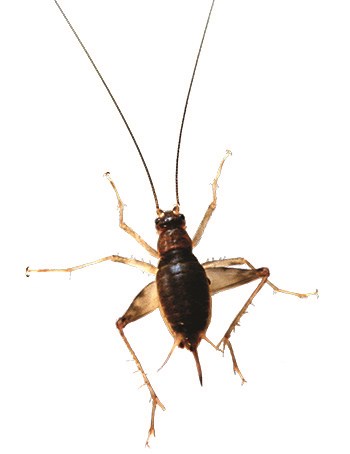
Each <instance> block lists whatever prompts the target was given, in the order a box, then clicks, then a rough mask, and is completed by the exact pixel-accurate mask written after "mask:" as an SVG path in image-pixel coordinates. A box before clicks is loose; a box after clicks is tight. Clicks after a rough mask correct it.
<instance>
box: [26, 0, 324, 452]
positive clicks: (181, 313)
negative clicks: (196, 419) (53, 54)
mask: <svg viewBox="0 0 350 454" xmlns="http://www.w3.org/2000/svg"><path fill="white" fill-rule="evenodd" d="M54 1H55V3H56V5H57V7H58V8H59V10H60V12H61V13H62V15H63V16H64V18H65V20H66V22H67V23H68V25H69V27H70V28H71V30H72V32H73V33H74V35H75V37H76V38H77V40H78V41H79V43H80V45H81V46H82V48H83V50H84V52H85V53H86V55H87V57H88V58H89V60H90V62H91V63H92V65H93V67H94V68H95V70H96V72H97V74H98V76H99V77H100V79H101V81H102V83H103V84H104V86H105V88H106V89H107V91H108V93H109V95H110V97H111V99H112V101H113V103H114V105H115V106H116V108H117V110H118V111H119V113H120V115H121V117H122V120H123V121H124V123H125V125H126V127H127V129H128V131H129V133H130V135H131V137H132V139H133V141H134V144H135V146H136V149H137V151H138V153H139V155H140V158H141V160H142V163H143V165H144V168H145V170H146V173H147V176H148V179H149V182H150V185H151V189H152V192H153V196H154V200H155V205H156V212H157V218H156V221H155V226H156V230H157V232H158V235H159V238H158V245H157V250H156V249H154V248H153V247H152V246H150V245H149V244H148V243H147V242H146V241H145V240H144V239H143V238H142V237H141V236H140V235H138V234H137V233H136V232H135V231H134V230H133V229H132V228H130V227H129V226H128V225H127V224H126V223H125V222H124V205H123V202H122V200H121V197H120V195H119V193H118V190H117V188H116V186H115V184H114V182H113V180H112V179H111V177H110V174H109V173H108V172H107V173H106V174H105V176H106V177H107V179H108V180H109V182H110V184H111V186H112V188H113V190H114V191H115V194H116V196H117V200H118V208H119V226H120V227H121V228H122V229H123V230H125V231H126V232H127V233H128V234H129V235H131V236H132V237H133V238H134V239H135V240H136V241H137V242H138V243H139V244H141V245H142V246H143V247H144V248H145V249H146V250H147V251H148V252H149V253H150V254H151V255H152V256H153V257H155V258H157V259H158V260H159V262H158V267H155V266H154V265H151V264H149V263H145V262H143V261H140V260H136V259H134V258H127V257H122V256H119V255H110V256H107V257H103V258H100V259H98V260H95V261H93V262H89V263H85V264H82V265H78V266H74V267H70V268H64V269H30V268H29V267H28V268H27V275H29V274H30V273H33V272H73V271H76V270H78V269H81V268H84V267H86V266H90V265H94V264H97V263H101V262H104V261H108V260H109V261H112V262H118V263H124V264H127V265H130V266H134V267H137V268H139V269H141V270H143V271H146V272H147V273H150V274H153V275H155V276H156V279H155V281H153V282H151V283H150V284H148V285H147V286H146V287H145V288H144V289H143V290H142V291H141V292H140V293H139V294H138V295H137V296H136V298H135V299H134V301H133V302H132V303H131V305H130V307H129V308H128V310H127V311H126V312H125V314H124V315H123V316H122V317H120V318H119V319H118V321H117V323H116V325H117V329H118V331H119V333H120V335H121V337H122V339H123V340H124V342H125V344H126V346H127V348H128V350H129V352H130V353H131V355H132V357H133V359H134V361H135V363H136V365H137V367H138V370H139V371H140V373H141V374H142V377H143V380H144V383H145V385H146V386H147V388H148V390H149V392H150V395H151V399H152V413H151V424H150V428H149V432H148V438H147V442H146V443H147V444H148V440H149V438H150V436H151V435H154V417H155V411H156V407H157V405H158V406H160V407H161V408H162V409H164V406H163V404H162V403H161V402H160V400H159V398H158V396H157V394H156V393H155V391H154V389H153V387H152V385H151V383H150V381H149V379H148V377H147V375H146V373H145V371H144V369H143V367H142V365H141V363H140V361H139V359H138V357H137V356H136V353H135V352H134V350H133V348H132V347H131V345H130V343H129V340H128V339H127V338H126V336H125V333H124V328H125V327H126V326H127V325H128V324H129V323H131V322H134V321H136V320H138V319H139V318H141V317H144V316H145V315H147V314H149V313H150V312H152V311H154V310H155V309H159V310H160V313H161V315H162V318H163V320H164V322H165V324H166V326H167V328H168V330H169V332H170V333H171V335H172V337H173V340H174V342H173V346H172V348H171V350H170V353H169V355H168V357H167V359H166V361H167V360H168V359H169V357H170V356H171V354H172V352H173V351H174V349H175V348H176V347H180V348H186V349H187V350H189V351H190V352H192V354H193V355H194V359H195V363H196V366H197V371H198V376H199V380H200V383H201V384H202V371H201V366H200V362H199V356H198V346H199V344H200V342H201V340H205V341H207V342H209V343H210V344H211V345H212V346H213V347H214V348H216V349H217V350H219V349H220V347H221V346H222V348H223V349H225V347H226V346H227V347H228V350H229V351H230V354H231V357H232V362H233V369H234V372H237V373H238V374H239V376H240V377H241V379H242V382H244V381H245V380H244V378H243V375H242V373H241V371H240V370H239V367H238V365H237V362H236V359H235V355H234V352H233V347H232V344H231V342H230V336H231V334H232V332H233V331H234V329H235V327H236V326H237V325H238V323H239V321H240V319H241V317H242V316H243V315H244V313H245V312H246V310H247V308H248V306H249V305H250V304H251V303H252V301H253V299H254V298H255V296H256V295H257V293H258V292H259V291H260V290H261V288H262V287H263V286H264V285H265V284H268V285H270V286H271V287H272V288H273V289H274V290H275V291H276V292H283V293H288V294H291V295H295V296H298V297H300V298H304V297H307V296H309V295H313V294H317V291H316V292H312V293H295V292H289V291H287V290H281V289H279V288H278V287H276V286H275V285H274V284H272V283H271V282H270V281H269V280H268V277H269V270H268V269H267V268H259V269H256V268H255V267H254V266H253V265H251V264H250V262H248V261H247V260H246V259H244V258H232V259H224V260H213V261H209V262H206V263H204V264H200V263H199V261H198V260H197V258H196V257H195V256H194V254H193V252H192V250H193V248H194V247H196V246H197V245H198V243H199V241H200V240H201V238H202V235H203V233H204V231H205V228H206V226H207V224H208V221H209V219H210V218H211V215H212V214H213V211H214V210H215V208H216V191H217V184H218V179H219V177H220V174H221V170H222V167H223V165H224V162H225V160H226V158H227V157H228V156H229V155H230V152H229V151H227V152H226V155H225V157H224V158H223V159H222V161H221V163H220V165H219V169H218V171H217V174H216V176H215V178H214V181H213V185H212V191H213V197H212V201H211V203H210V204H209V206H208V208H207V210H206V212H205V214H204V216H203V219H202V221H201V223H200V225H199V227H198V229H197V232H196V233H195V235H194V237H193V239H192V240H191V238H190V237H189V235H188V233H187V231H186V223H185V217H184V216H183V214H181V213H180V202H179V193H178V163H179V151H180V144H181V136H182V130H183V125H184V119H185V115H186V111H187V105H188V100H189V95H190V92H191V87H192V83H193V80H194V75H195V71H196V68H197V64H198V59H199V56H200V53H201V49H202V45H203V41H204V37H205V34H206V30H207V26H208V23H209V19H210V16H211V12H212V9H213V6H214V2H215V0H214V1H212V4H211V8H210V12H209V15H208V19H207V22H206V26H205V29H204V33H203V36H202V40H201V44H200V47H199V51H198V54H197V59H196V63H195V66H194V70H193V74H192V78H191V83H190V87H189V90H188V94H187V99H186V103H185V108H184V112H183V117H182V122H181V128H180V135H179V142H178V150H177V159H176V173H175V175H176V177H175V182H176V205H175V207H174V208H173V209H172V210H169V211H163V210H161V209H160V208H159V204H158V199H157V195H156V192H155V189H154V185H153V182H152V179H151V176H150V174H149V171H148V168H147V166H146V163H145V161H144V158H143V155H142V153H141V151H140V148H139V146H138V144H137V142H136V140H135V137H134V135H133V134H132V132H131V129H130V127H129V125H128V123H127V122H126V120H125V117H124V116H123V114H122V112H121V110H120V107H119V105H118V104H117V102H116V100H115V99H114V97H113V95H112V94H111V92H110V90H109V88H108V86H107V84H106V82H105V81H104V79H103V77H102V76H101V74H100V72H99V70H98V69H97V67H96V65H95V63H94V61H93V60H92V58H91V56H90V55H89V53H88V51H87V50H86V48H85V46H84V44H83V43H82V41H81V40H80V38H79V36H78V35H77V33H76V31H75V30H74V28H73V27H72V25H71V24H70V22H69V20H68V19H67V17H66V15H65V13H64V12H63V10H62V8H61V6H60V5H59V4H58V2H57V1H56V0H54ZM240 265H245V266H247V269H243V268H237V267H235V266H240ZM254 280H259V283H258V285H257V287H256V288H255V290H254V291H253V292H252V294H251V296H250V297H249V298H248V300H247V301H246V302H245V304H244V305H243V307H242V309H241V310H240V311H239V313H238V314H237V316H236V317H235V318H234V320H233V321H232V323H231V324H230V325H229V327H228V329H227V330H226V332H225V333H224V335H223V337H222V339H221V341H220V342H219V344H218V345H217V346H215V345H214V344H213V342H211V341H210V340H209V339H208V338H207V336H206V331H207V328H208V326H209V324H210V320H211V304H212V296H213V295H215V294H216V293H218V292H221V291H224V290H228V289H230V288H234V287H238V286H241V285H244V284H246V283H249V282H252V281H254ZM166 361H165V362H166Z"/></svg>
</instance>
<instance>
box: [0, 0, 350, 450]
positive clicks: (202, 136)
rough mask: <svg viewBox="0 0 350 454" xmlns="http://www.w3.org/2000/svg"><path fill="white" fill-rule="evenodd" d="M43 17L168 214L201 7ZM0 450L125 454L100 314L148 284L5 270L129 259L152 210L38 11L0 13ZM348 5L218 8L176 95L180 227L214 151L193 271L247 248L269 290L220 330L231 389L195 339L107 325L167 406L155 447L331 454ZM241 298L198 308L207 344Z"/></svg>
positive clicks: (130, 274)
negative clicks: (214, 193) (178, 346)
mask: <svg viewBox="0 0 350 454" xmlns="http://www.w3.org/2000/svg"><path fill="white" fill-rule="evenodd" d="M62 6H63V7H64V9H65V10H66V13H67V15H68V16H69V18H70V19H71V21H72V23H73V24H74V25H75V27H76V28H77V30H78V31H79V34H80V36H81V38H82V40H83V41H84V42H85V44H86V45H87V47H88V49H89V50H90V52H91V54H92V55H93V57H94V58H95V60H96V63H97V64H98V66H99V68H100V70H101V72H102V73H103V75H104V76H105V79H106V81H107V82H108V84H109V85H110V88H111V90H112V91H113V93H114V94H115V96H116V98H117V99H118V101H119V102H120V105H121V107H122V109H123V112H124V114H125V116H126V117H127V119H128V121H129V122H130V125H131V127H132V129H133V131H134V134H135V136H136V137H137V140H138V141H139V144H140V146H141V148H142V150H143V152H144V156H145V159H146V161H147V163H148V165H149V169H150V172H151V174H152V176H153V178H154V183H155V185H156V188H157V190H158V195H159V199H160V204H161V207H162V208H163V209H169V208H171V207H172V205H173V203H174V201H175V196H174V181H173V180H174V178H173V173H174V164H175V150H176V143H177V135H178V130H179V123H180V118H181V113H182V108H183V104H184V99H185V95H186V91H187V87H188V82H189V77H190V74H191V71H192V67H193V63H194V58H195V54H196V51H197V48H198V44H199V40H200V36H201V33H202V29H203V25H204V22H205V19H206V15H207V12H208V8H209V1H203V0H202V1H194V0H185V1H184V0H181V1H180V0H177V1H172V2H164V1H155V0H152V1H148V2H145V1H137V0H128V1H125V2H121V1H116V0H114V1H107V0H99V1H98V2H97V1H89V2H88V1H77V0H74V1H73V0H65V1H64V2H63V0H62ZM0 17H1V19H0V20H1V24H0V25H1V27H0V30H1V35H2V36H1V37H0V38H1V43H2V57H1V58H2V71H1V78H2V81H1V100H2V101H1V104H2V105H1V115H2V116H3V117H2V118H1V130H2V133H1V139H0V140H1V142H2V143H1V149H2V151H1V161H2V163H1V169H0V172H1V178H0V183H1V197H2V203H1V211H2V221H1V231H2V234H1V241H2V245H1V254H2V257H1V286H0V288H1V292H2V294H1V303H0V304H1V308H0V310H1V314H0V336H1V340H0V342H1V343H0V345H1V347H0V348H1V358H0V364H1V376H0V380H1V386H0V393H1V407H0V408H1V410H0V417H1V419H2V420H1V422H0V425H1V431H2V435H1V439H0V447H1V452H3V453H6V454H12V453H32V452H33V453H34V452H35V453H36V454H40V453H50V454H55V453H63V452H64V453H66V454H70V453H80V452H81V453H104V454H107V453H116V452H124V453H128V452H133V453H134V452H140V453H141V452H144V448H143V446H144V441H145V439H146V433H147V430H148V425H149V417H150V409H151V407H150V404H149V402H148V392H147V390H146V388H141V389H140V390H138V387H139V386H140V385H141V384H142V380H141V377H140V375H139V374H133V371H134V370H135V365H134V364H133V363H132V362H128V359H129V357H130V355H129V354H128V352H127V350H126V348H125V346H124V344H123V343H122V341H121V339H120V338H119V337H118V335H117V332H116V330H115V326H114V322H115V319H116V318H117V317H119V316H121V315H122V314H123V313H124V311H125V310H126V309H127V307H128V305H129V304H130V302H131V301H132V299H133V297H134V296H135V295H136V294H137V293H138V292H139V291H140V290H141V288H142V287H143V286H144V285H146V283H147V282H149V281H150V279H151V278H150V277H149V276H147V275H145V274H142V273H141V272H139V271H138V270H135V269H131V268H129V267H125V266H122V265H118V264H113V263H104V264H102V265H98V266H96V267H92V268H90V269H85V270H83V271H80V272H77V273H74V274H73V275H72V276H71V279H69V276H68V275H64V274H54V273H53V274H51V275H50V274H46V275H33V276H31V277H30V278H29V279H27V278H25V276H24V269H25V267H26V266H27V265H31V266H32V267H60V266H62V267H64V266H70V265H75V264H80V263H84V262H86V261H90V260H93V259H96V258H99V257H103V256H105V255H109V254H112V253H119V254H121V255H125V256H131V255H133V256H135V257H137V258H145V259H146V258H147V259H148V257H147V255H146V253H145V252H144V251H143V250H142V248H141V247H139V246H138V245H137V244H136V243H135V241H134V240H132V239H131V238H128V237H127V235H126V234H125V233H124V232H122V231H121V230H119V229H118V228H117V216H118V214H117V209H116V200H115V197H114V194H113V191H112V190H111V188H110V186H109V185H108V183H107V182H106V180H105V179H103V178H102V174H103V173H104V172H105V171H106V170H109V171H110V172H111V174H112V176H113V178H114V180H115V182H116V183H117V186H118V188H119V190H120V193H121V195H122V197H123V200H124V202H125V203H126V204H127V208H126V213H125V217H126V221H127V222H128V223H129V224H130V225H131V226H132V227H133V228H134V229H135V230H136V231H137V232H139V233H140V234H141V235H142V236H143V237H144V238H145V239H146V240H147V241H149V242H150V243H151V244H152V245H155V242H156V236H155V233H154V225H153V221H154V218H155V210H154V203H153V199H152V195H151V191H150V188H149V184H148V182H147V180H146V177H145V173H144V170H143V168H142V166H141V164H140V160H139V158H138V156H137V154H136V152H135V149H134V147H133V144H132V143H131V140H130V138H129V136H128V134H127V131H126V129H125V127H124V126H123V124H122V122H121V121H120V118H119V117H118V114H117V112H116V111H115V108H114V107H113V105H112V103H111V102H110V100H109V98H108V96H107V94H106V92H105V90H104V88H103V87H102V86H101V83H100V81H99V80H98V78H97V76H96V74H95V73H94V71H93V70H92V68H91V66H90V63H89V62H88V61H87V59H86V57H85V55H84V54H83V52H82V50H81V49H80V48H79V46H78V45H77V42H76V40H75V39H74V36H73V35H72V33H71V32H70V30H69V29H68V27H67V25H66V24H65V22H64V21H63V19H62V17H61V16H60V14H59V12H58V10H57V8H56V6H55V4H54V2H53V1H49V0H46V1H44V0H42V1H39V0H35V1H30V2H28V1H27V2H21V1H20V2H11V3H10V2H8V4H7V5H6V7H5V6H2V7H1V15H0ZM349 34H350V33H349V11H348V5H347V2H345V1H334V0H332V1H323V2H320V1H311V0H303V1H287V2H286V1H284V2H281V1H264V2H261V1H253V0H252V1H249V0H244V1H232V0H230V1H228V0H218V1H217V4H216V7H215V10H214V12H213V17H212V22H211V24H210V28H209V31H208V35H207V39H206V43H205V47H204V51H203V54H202V57H201V60H200V64H199V67H198V73H197V78H196V80H195V84H194V90H193V93H192V97H191V100H190V107H189V111H188V118H187V121H186V125H185V131H184V137H183V146H182V154H181V160H180V197H181V207H182V211H183V212H184V214H185V215H186V217H187V223H188V230H189V233H190V234H193V233H194V231H195V229H196V227H197V225H198V223H199V221H200V219H201V216H202V214H203V213H204V210H205V209H206V207H207V205H208V203H209V201H210V196H211V192H210V191H211V187H210V182H211V181H212V179H213V177H214V175H215V172H216V169H217V166H218V163H219V161H220V159H221V158H222V157H223V155H224V153H225V150H226V148H230V149H231V150H232V152H233V156H232V157H231V158H230V159H229V160H228V161H227V163H226V164H225V167H224V170H223V174H222V179H221V180H220V188H219V192H218V204H219V205H218V208H217V211H216V212H215V215H214V216H213V218H212V221H211V223H210V226H209V227H208V229H207V231H206V233H205V236H204V238H203V240H202V243H201V244H200V245H199V246H198V248H197V250H196V251H197V256H198V258H199V259H200V260H203V261H204V260H206V259H207V258H209V257H210V258H211V257H215V258H219V257H221V256H227V257H239V256H244V257H246V258H247V259H249V260H250V261H251V262H252V263H253V264H255V265H256V266H268V267H269V268H270V271H271V280H272V282H274V283H276V284H277V285H279V286H281V287H284V288H287V289H290V290H296V291H312V290H314V289H315V288H316V287H318V288H319V290H320V298H319V299H318V300H317V299H316V298H309V299H308V300H298V299H297V298H293V297H290V296H284V295H273V294H272V290H271V289H270V288H269V287H266V288H265V289H263V291H261V293H260V294H259V295H258V297H257V298H256V300H255V303H256V304H255V307H252V308H251V310H250V311H249V314H248V315H246V316H245V317H244V318H243V319H242V323H241V327H240V328H238V329H237V331H236V333H235V334H234V335H233V337H232V341H233V345H234V347H235V352H236V357H237V360H238V363H239V365H240V367H241V370H242V372H243V373H244V375H245V377H246V379H247V381H248V383H247V384H246V385H245V386H241V385H240V381H239V378H238V377H235V376H234V375H233V373H232V368H231V360H230V358H229V355H228V354H227V355H226V356H225V357H224V358H222V357H221V355H220V354H218V353H217V352H215V351H214V350H213V349H212V348H211V347H210V346H209V345H208V344H206V343H203V345H201V347H200V349H199V354H200V358H201V362H202V368H203V376H204V386H203V388H201V387H200V386H199V383H198V378H197V376H196V370H195V365H194V361H193V358H192V355H190V354H189V353H188V352H186V351H180V350H177V351H176V352H175V353H174V355H173V357H172V358H171V360H170V361H169V363H168V364H167V366H166V367H165V368H164V369H163V370H162V371H161V372H159V373H156V370H157V368H158V367H159V366H160V365H161V363H162V362H163V360H164V358H165V356H166V354H167V353H168V351H169V349H170V347H171V344H172V340H171V337H170V335H169V334H168V332H167V330H166V328H165V327H164V324H163V323H162V321H161V319H160V316H159V314H158V313H154V314H152V315H150V316H148V317H147V318H145V319H143V320H141V321H139V322H138V323H135V325H134V326H132V325H131V326H130V327H127V329H126V334H127V336H128V337H129V339H130V341H131V343H132V345H133V346H134V348H135V350H136V352H137V353H138V354H139V357H140V359H141V361H142V363H143V365H144V367H145V369H146V370H147V371H148V372H149V377H150V379H151V381H152V382H153V384H154V387H155V389H156V391H157V392H158V394H159V397H160V399H161V400H162V402H163V403H164V405H165V406H166V409H167V410H166V412H162V411H159V410H158V411H157V414H156V431H157V437H156V438H155V439H154V440H151V441H152V450H153V452H155V453H158V452H167V453H172V452H191V451H192V452H194V450H195V451H196V452H214V451H215V452H216V451H217V449H220V450H224V451H225V452H237V453H240V454H245V453H251V452H269V453H281V452H283V453H292V452H293V453H295V452H298V453H310V452H336V453H348V452H349V450H350V444H349V436H348V434H347V432H348V429H349V427H348V426H349V424H348V423H349V404H350V402H349V378H350V377H349V368H348V358H349V352H348V347H349V334H348V332H349V329H348V317H349V301H348V300H349V291H348V281H349V279H348V263H347V262H348V255H349V240H348V232H349V221H348V212H349V202H348V198H349V196H348V192H349V183H348V179H349V164H348V159H347V158H348V154H349V146H350V140H349V120H350V118H349V117H350V115H349V105H350V92H349V80H350V71H349V69H350V68H349V58H348V56H349V55H348V52H349V49H348V45H349V42H350V36H349ZM252 289H253V287H248V286H247V287H246V288H243V289H241V290H232V291H230V292H227V293H225V294H223V295H220V296H218V297H215V300H214V308H213V321H212V325H211V326H210V329H209V331H208V335H209V336H210V338H212V340H213V341H214V342H216V341H218V340H219V339H220V336H221V335H222V334H223V332H224V330H225V328H226V327H227V326H228V325H229V323H230V322H231V320H232V319H233V317H234V316H235V314H236V313H237V312H238V310H239V309H240V307H241V306H242V304H243V303H244V301H245V300H246V298H247V297H248V295H249V292H251V291H252Z"/></svg>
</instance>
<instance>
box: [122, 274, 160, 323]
mask: <svg viewBox="0 0 350 454" xmlns="http://www.w3.org/2000/svg"><path fill="white" fill-rule="evenodd" d="M157 307H159V297H158V291H157V285H156V282H155V281H153V282H151V283H150V284H148V285H146V287H144V288H143V289H142V290H141V292H140V293H139V294H138V295H137V296H136V298H135V299H134V301H133V302H132V303H131V304H130V306H129V308H128V310H127V311H126V312H125V314H124V315H123V316H122V317H121V319H122V321H123V324H124V326H126V325H127V324H128V323H131V322H135V321H136V320H138V319H139V318H141V317H144V316H145V315H147V314H150V313H151V312H153V311H154V310H155V309H157Z"/></svg>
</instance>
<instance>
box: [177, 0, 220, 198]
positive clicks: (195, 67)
mask: <svg viewBox="0 0 350 454" xmlns="http://www.w3.org/2000/svg"><path fill="white" fill-rule="evenodd" d="M214 3H215V0H213V1H212V4H211V7H210V10H209V14H208V18H207V22H206V24H205V27H204V31H203V35H202V40H201V44H200V46H199V50H198V53H197V58H196V62H195V64H194V68H193V72H192V77H191V82H190V86H189V88H188V92H187V98H186V102H185V107H184V111H183V114H182V120H181V126H180V133H179V141H178V144H177V153H176V169H175V192H176V205H177V207H179V206H180V199H179V158H180V147H181V139H182V131H183V127H184V123H185V117H186V112H187V106H188V101H189V99H190V94H191V90H192V85H193V81H194V76H195V74H196V69H197V65H198V61H199V57H200V55H201V51H202V47H203V42H204V38H205V35H206V33H207V28H208V25H209V21H210V16H211V12H212V10H213V7H214Z"/></svg>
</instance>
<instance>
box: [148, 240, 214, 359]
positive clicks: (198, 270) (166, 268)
mask: <svg viewBox="0 0 350 454" xmlns="http://www.w3.org/2000/svg"><path fill="white" fill-rule="evenodd" d="M158 269H159V271H158V273H157V277H156V281H157V288H158V294H159V299H160V306H161V307H160V311H161V314H162V316H163V319H164V321H165V323H166V325H167V326H168V328H169V330H170V332H171V333H172V334H173V336H174V337H175V336H176V335H180V336H181V337H182V338H183V342H181V343H180V345H179V347H186V348H188V349H189V350H192V349H193V348H196V347H197V345H198V343H199V342H200V340H201V336H202V335H203V334H205V332H206V330H207V328H208V325H209V322H210V317H211V298H210V293H209V283H208V279H207V276H206V274H205V271H204V268H203V267H202V266H201V264H200V263H199V262H198V260H197V259H196V257H195V256H194V255H193V254H192V252H191V251H189V250H184V249H177V250H176V249H175V250H172V251H169V252H168V253H167V254H165V256H164V257H163V258H162V260H161V261H160V262H159V265H158Z"/></svg>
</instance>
